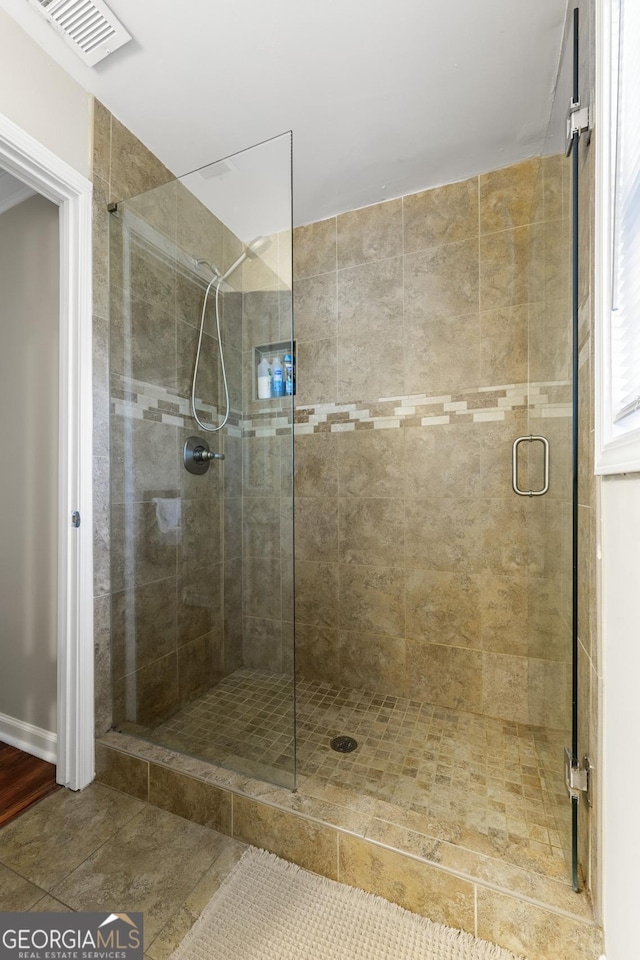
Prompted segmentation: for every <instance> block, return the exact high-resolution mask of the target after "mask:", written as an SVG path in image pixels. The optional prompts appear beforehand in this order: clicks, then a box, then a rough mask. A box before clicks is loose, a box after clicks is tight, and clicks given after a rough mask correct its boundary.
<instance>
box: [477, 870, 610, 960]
mask: <svg viewBox="0 0 640 960" xmlns="http://www.w3.org/2000/svg"><path fill="white" fill-rule="evenodd" d="M478 936H479V937H482V938H483V939H485V940H492V941H493V942H494V943H497V944H499V945H500V946H502V947H505V948H506V949H508V950H512V951H513V952H514V953H517V954H523V955H524V956H527V957H532V958H534V960H597V958H598V957H599V956H600V954H601V952H602V930H601V929H600V928H599V927H597V926H595V924H589V923H580V922H577V921H575V920H571V919H569V918H568V917H564V916H562V915H560V914H557V913H551V912H550V911H547V910H543V909H541V908H540V907H536V906H534V905H533V904H530V903H523V902H522V901H519V900H516V899H514V898H512V897H506V896H503V895H502V894H500V893H496V892H494V891H493V890H488V889H486V888H484V887H478Z"/></svg>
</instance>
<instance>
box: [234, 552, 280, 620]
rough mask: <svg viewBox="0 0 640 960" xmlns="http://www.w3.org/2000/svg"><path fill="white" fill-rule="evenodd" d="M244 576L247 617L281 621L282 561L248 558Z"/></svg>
mask: <svg viewBox="0 0 640 960" xmlns="http://www.w3.org/2000/svg"><path fill="white" fill-rule="evenodd" d="M242 574H243V576H242V599H243V611H244V613H245V614H246V616H248V617H264V618H266V619H268V620H279V619H280V616H281V613H282V603H281V594H280V590H281V583H282V567H281V564H280V560H262V559H261V558H260V557H246V558H245V560H244V562H243V565H242Z"/></svg>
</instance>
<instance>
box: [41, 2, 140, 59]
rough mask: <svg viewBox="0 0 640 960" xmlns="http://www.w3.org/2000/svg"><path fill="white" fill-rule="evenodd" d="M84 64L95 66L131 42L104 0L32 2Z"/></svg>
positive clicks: (128, 34) (128, 35)
mask: <svg viewBox="0 0 640 960" xmlns="http://www.w3.org/2000/svg"><path fill="white" fill-rule="evenodd" d="M30 3H31V5H32V6H33V7H35V8H36V10H38V12H39V13H41V14H42V16H43V17H44V18H45V20H47V21H48V22H49V23H50V24H51V26H52V27H54V28H55V29H56V30H57V31H58V32H59V33H60V34H62V36H63V37H64V39H65V40H66V41H67V43H68V44H69V46H70V47H72V48H73V49H74V50H75V51H76V53H77V54H78V56H80V57H81V58H82V59H83V60H84V62H85V63H87V64H88V65H89V66H90V67H93V66H94V65H95V64H96V63H99V62H100V61H101V60H104V58H105V57H108V56H109V54H110V53H113V51H114V50H117V49H118V48H119V47H121V46H123V44H125V43H127V42H128V41H129V40H131V34H130V33H128V32H127V31H126V30H125V28H124V27H123V25H122V24H121V23H120V21H119V20H118V18H117V17H115V16H114V14H113V13H112V12H111V10H109V8H108V7H107V5H106V3H103V2H102V0H30Z"/></svg>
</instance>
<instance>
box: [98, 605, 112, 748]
mask: <svg viewBox="0 0 640 960" xmlns="http://www.w3.org/2000/svg"><path fill="white" fill-rule="evenodd" d="M93 651H94V676H93V688H94V710H95V732H96V736H97V737H99V736H102V734H103V733H106V732H107V730H109V729H110V728H111V725H112V721H113V716H112V704H111V680H112V666H111V600H110V598H109V596H107V595H105V596H102V597H95V598H94V601H93Z"/></svg>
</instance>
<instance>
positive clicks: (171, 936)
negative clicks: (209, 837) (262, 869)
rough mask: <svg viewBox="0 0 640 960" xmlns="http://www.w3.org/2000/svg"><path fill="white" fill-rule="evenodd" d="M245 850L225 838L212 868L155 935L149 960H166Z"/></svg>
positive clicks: (236, 841)
mask: <svg viewBox="0 0 640 960" xmlns="http://www.w3.org/2000/svg"><path fill="white" fill-rule="evenodd" d="M246 849H247V846H246V844H244V843H241V842H240V841H239V840H232V839H231V838H230V837H229V838H227V840H226V843H225V845H224V846H223V847H222V849H221V851H220V853H219V854H218V856H217V857H216V859H215V860H214V862H213V865H212V866H211V867H210V868H209V869H208V870H207V872H206V873H205V874H204V876H203V877H202V879H201V880H200V881H199V882H198V883H197V884H196V886H195V887H194V888H193V890H192V891H191V893H190V894H189V896H188V897H187V898H186V900H185V901H184V903H183V904H182V906H181V907H180V909H179V910H178V911H177V913H175V914H174V915H173V916H172V917H171V919H170V920H169V922H168V923H167V924H166V925H165V926H164V927H163V928H162V930H161V931H160V932H159V933H158V935H157V937H156V938H155V940H154V941H153V943H151V944H150V945H149V946H148V947H147V951H146V955H147V956H149V957H151V960H168V958H169V957H170V956H171V954H172V953H173V951H174V950H175V949H176V948H177V947H178V946H179V945H180V943H181V942H182V940H183V939H184V936H185V934H186V933H187V932H188V931H189V930H190V929H191V927H192V926H193V924H194V923H195V922H196V920H197V919H198V917H199V916H200V914H201V913H202V911H203V910H204V908H205V907H206V906H207V904H208V903H209V901H210V899H211V897H212V896H213V895H214V893H215V892H216V890H217V889H218V888H219V887H220V885H221V884H222V883H224V881H225V880H226V878H227V877H228V875H229V873H230V872H231V870H232V869H233V868H234V867H235V865H236V863H238V861H239V860H240V858H241V857H242V856H243V854H244V853H245V851H246Z"/></svg>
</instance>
